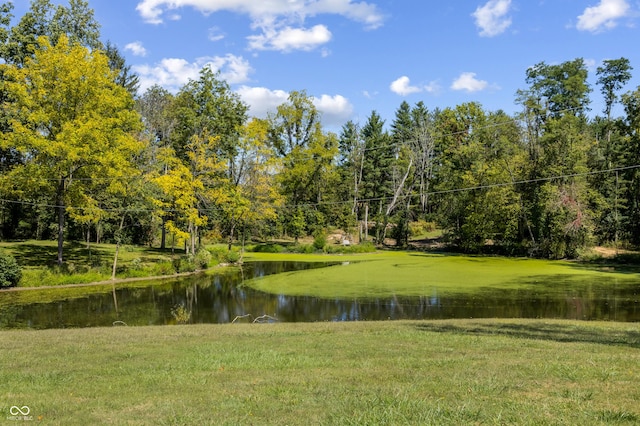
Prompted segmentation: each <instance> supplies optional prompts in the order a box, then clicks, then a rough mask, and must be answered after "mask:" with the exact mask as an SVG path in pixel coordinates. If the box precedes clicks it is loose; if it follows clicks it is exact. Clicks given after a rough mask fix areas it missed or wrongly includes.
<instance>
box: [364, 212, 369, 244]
mask: <svg viewBox="0 0 640 426" xmlns="http://www.w3.org/2000/svg"><path fill="white" fill-rule="evenodd" d="M368 239H369V203H367V204H365V205H364V240H365V241H367V240H368Z"/></svg>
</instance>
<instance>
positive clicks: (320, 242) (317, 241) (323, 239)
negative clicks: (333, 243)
mask: <svg viewBox="0 0 640 426" xmlns="http://www.w3.org/2000/svg"><path fill="white" fill-rule="evenodd" d="M326 245H327V236H326V235H325V233H324V232H323V231H318V232H316V233H315V235H314V239H313V247H315V249H316V250H324V246H326Z"/></svg>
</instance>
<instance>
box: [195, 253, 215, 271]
mask: <svg viewBox="0 0 640 426" xmlns="http://www.w3.org/2000/svg"><path fill="white" fill-rule="evenodd" d="M211 257H212V256H211V252H209V251H208V250H205V249H200V250H198V252H197V253H196V256H195V258H194V259H193V261H194V263H195V264H196V268H198V269H207V268H208V267H209V262H211Z"/></svg>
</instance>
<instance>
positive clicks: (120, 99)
mask: <svg viewBox="0 0 640 426" xmlns="http://www.w3.org/2000/svg"><path fill="white" fill-rule="evenodd" d="M2 68H3V73H4V75H5V76H7V77H8V79H7V80H5V81H4V82H3V86H4V87H3V90H5V91H6V92H7V93H9V94H10V96H11V98H12V99H13V100H14V102H11V103H9V104H8V105H7V108H8V109H9V111H10V113H9V114H10V126H11V131H10V132H5V133H2V136H1V139H0V141H1V143H0V145H1V146H2V148H5V149H6V148H7V147H15V148H16V149H17V150H19V151H20V152H22V153H23V155H24V157H25V163H24V164H23V165H21V166H19V167H15V168H14V169H12V170H11V171H10V172H9V173H8V174H6V175H4V176H3V177H4V178H5V179H8V180H10V181H12V182H13V185H14V186H15V187H17V188H19V190H20V191H21V192H22V193H24V194H29V193H31V194H32V195H33V194H40V195H41V194H47V196H48V197H49V204H51V205H54V206H55V208H56V210H57V214H58V263H62V262H63V251H62V248H63V241H64V229H65V219H66V215H67V212H68V209H69V208H70V207H83V206H91V210H94V211H95V212H96V214H98V212H99V211H100V206H99V205H98V203H97V202H96V201H95V198H94V196H93V194H92V193H91V191H90V184H89V182H92V181H93V180H96V179H107V180H108V179H114V180H115V179H117V178H120V177H122V176H121V174H122V171H124V170H127V167H126V165H128V164H129V162H130V161H131V159H132V156H133V155H134V154H135V153H137V152H138V151H139V150H140V149H141V144H140V142H139V141H138V140H137V139H136V138H135V137H134V136H133V135H132V133H133V132H134V131H136V130H138V129H139V126H140V118H139V116H138V114H137V113H136V112H135V111H134V110H133V99H132V98H131V96H130V95H129V93H128V92H127V91H126V90H125V89H124V88H122V87H121V86H119V85H117V84H116V83H115V82H114V74H113V72H112V71H111V69H110V68H109V65H108V60H107V57H106V56H105V55H104V54H103V53H102V52H101V51H89V50H88V49H87V48H85V47H82V46H80V45H78V44H73V43H70V42H69V41H68V40H67V38H66V36H64V35H63V36H61V38H60V39H59V40H58V43H57V44H56V45H55V46H52V45H51V44H50V43H49V41H48V39H46V38H41V39H40V41H39V47H38V49H36V51H35V55H34V57H33V58H27V60H26V61H25V64H24V67H22V68H18V67H15V66H11V65H8V64H4V65H2ZM76 211H77V209H76V210H73V212H74V214H75V212H76ZM84 213H86V211H85V212H84ZM84 213H83V214H84Z"/></svg>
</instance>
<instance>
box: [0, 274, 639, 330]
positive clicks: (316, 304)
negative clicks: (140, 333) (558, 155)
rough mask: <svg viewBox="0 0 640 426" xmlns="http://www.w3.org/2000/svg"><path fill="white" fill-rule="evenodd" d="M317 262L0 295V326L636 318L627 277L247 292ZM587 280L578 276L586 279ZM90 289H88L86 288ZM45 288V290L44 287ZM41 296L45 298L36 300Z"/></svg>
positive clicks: (635, 292)
mask: <svg viewBox="0 0 640 426" xmlns="http://www.w3.org/2000/svg"><path fill="white" fill-rule="evenodd" d="M327 266H330V265H329V264H326V263H325V264H323V263H303V262H251V263H247V264H245V265H244V266H243V267H242V268H241V269H233V270H230V271H226V272H223V273H220V274H216V275H206V274H201V275H195V276H190V277H186V278H181V279H172V280H166V281H161V282H148V283H146V284H139V285H138V286H136V287H127V288H117V289H116V290H115V292H112V290H111V287H110V286H106V287H99V288H92V289H91V290H90V291H89V290H87V289H86V288H85V289H74V291H75V293H73V292H70V291H69V290H67V289H48V290H28V291H19V292H4V293H0V328H4V329H7V328H34V329H46V328H68V327H97V326H112V325H119V324H122V325H124V324H126V325H163V324H176V323H230V322H233V321H234V320H235V321H236V322H251V321H256V320H257V321H280V322H310V321H370V320H389V319H392V320H395V319H445V318H563V319H576V320H605V321H626V322H638V321H640V280H638V281H637V282H635V283H632V284H631V285H630V284H629V283H628V282H625V283H624V284H618V283H617V282H616V280H615V279H614V278H612V279H611V281H610V282H606V280H605V282H603V280H598V281H597V282H579V283H578V282H576V279H573V278H572V279H565V280H563V279H556V280H555V281H554V283H553V285H552V286H546V285H545V286H539V287H531V286H523V287H522V288H515V289H504V288H502V289H501V288H481V289H479V290H478V291H474V292H466V293H464V292H461V293H456V292H446V293H443V294H441V293H440V292H439V289H438V287H437V286H435V285H434V286H433V287H432V288H431V289H429V291H428V292H426V293H428V294H426V295H423V296H416V297H396V296H391V297H387V296H385V297H380V298H341V299H335V298H319V297H309V296H284V295H278V294H269V293H265V292H261V291H258V290H254V289H252V288H250V287H248V286H246V285H243V282H244V281H245V280H247V279H252V278H256V277H263V276H267V275H271V274H277V273H279V274H284V273H292V271H299V270H303V269H310V268H320V267H327ZM588 279H589V278H586V277H585V278H584V280H588ZM87 293H89V294H87ZM45 294H46V295H45ZM43 300H47V301H43Z"/></svg>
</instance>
